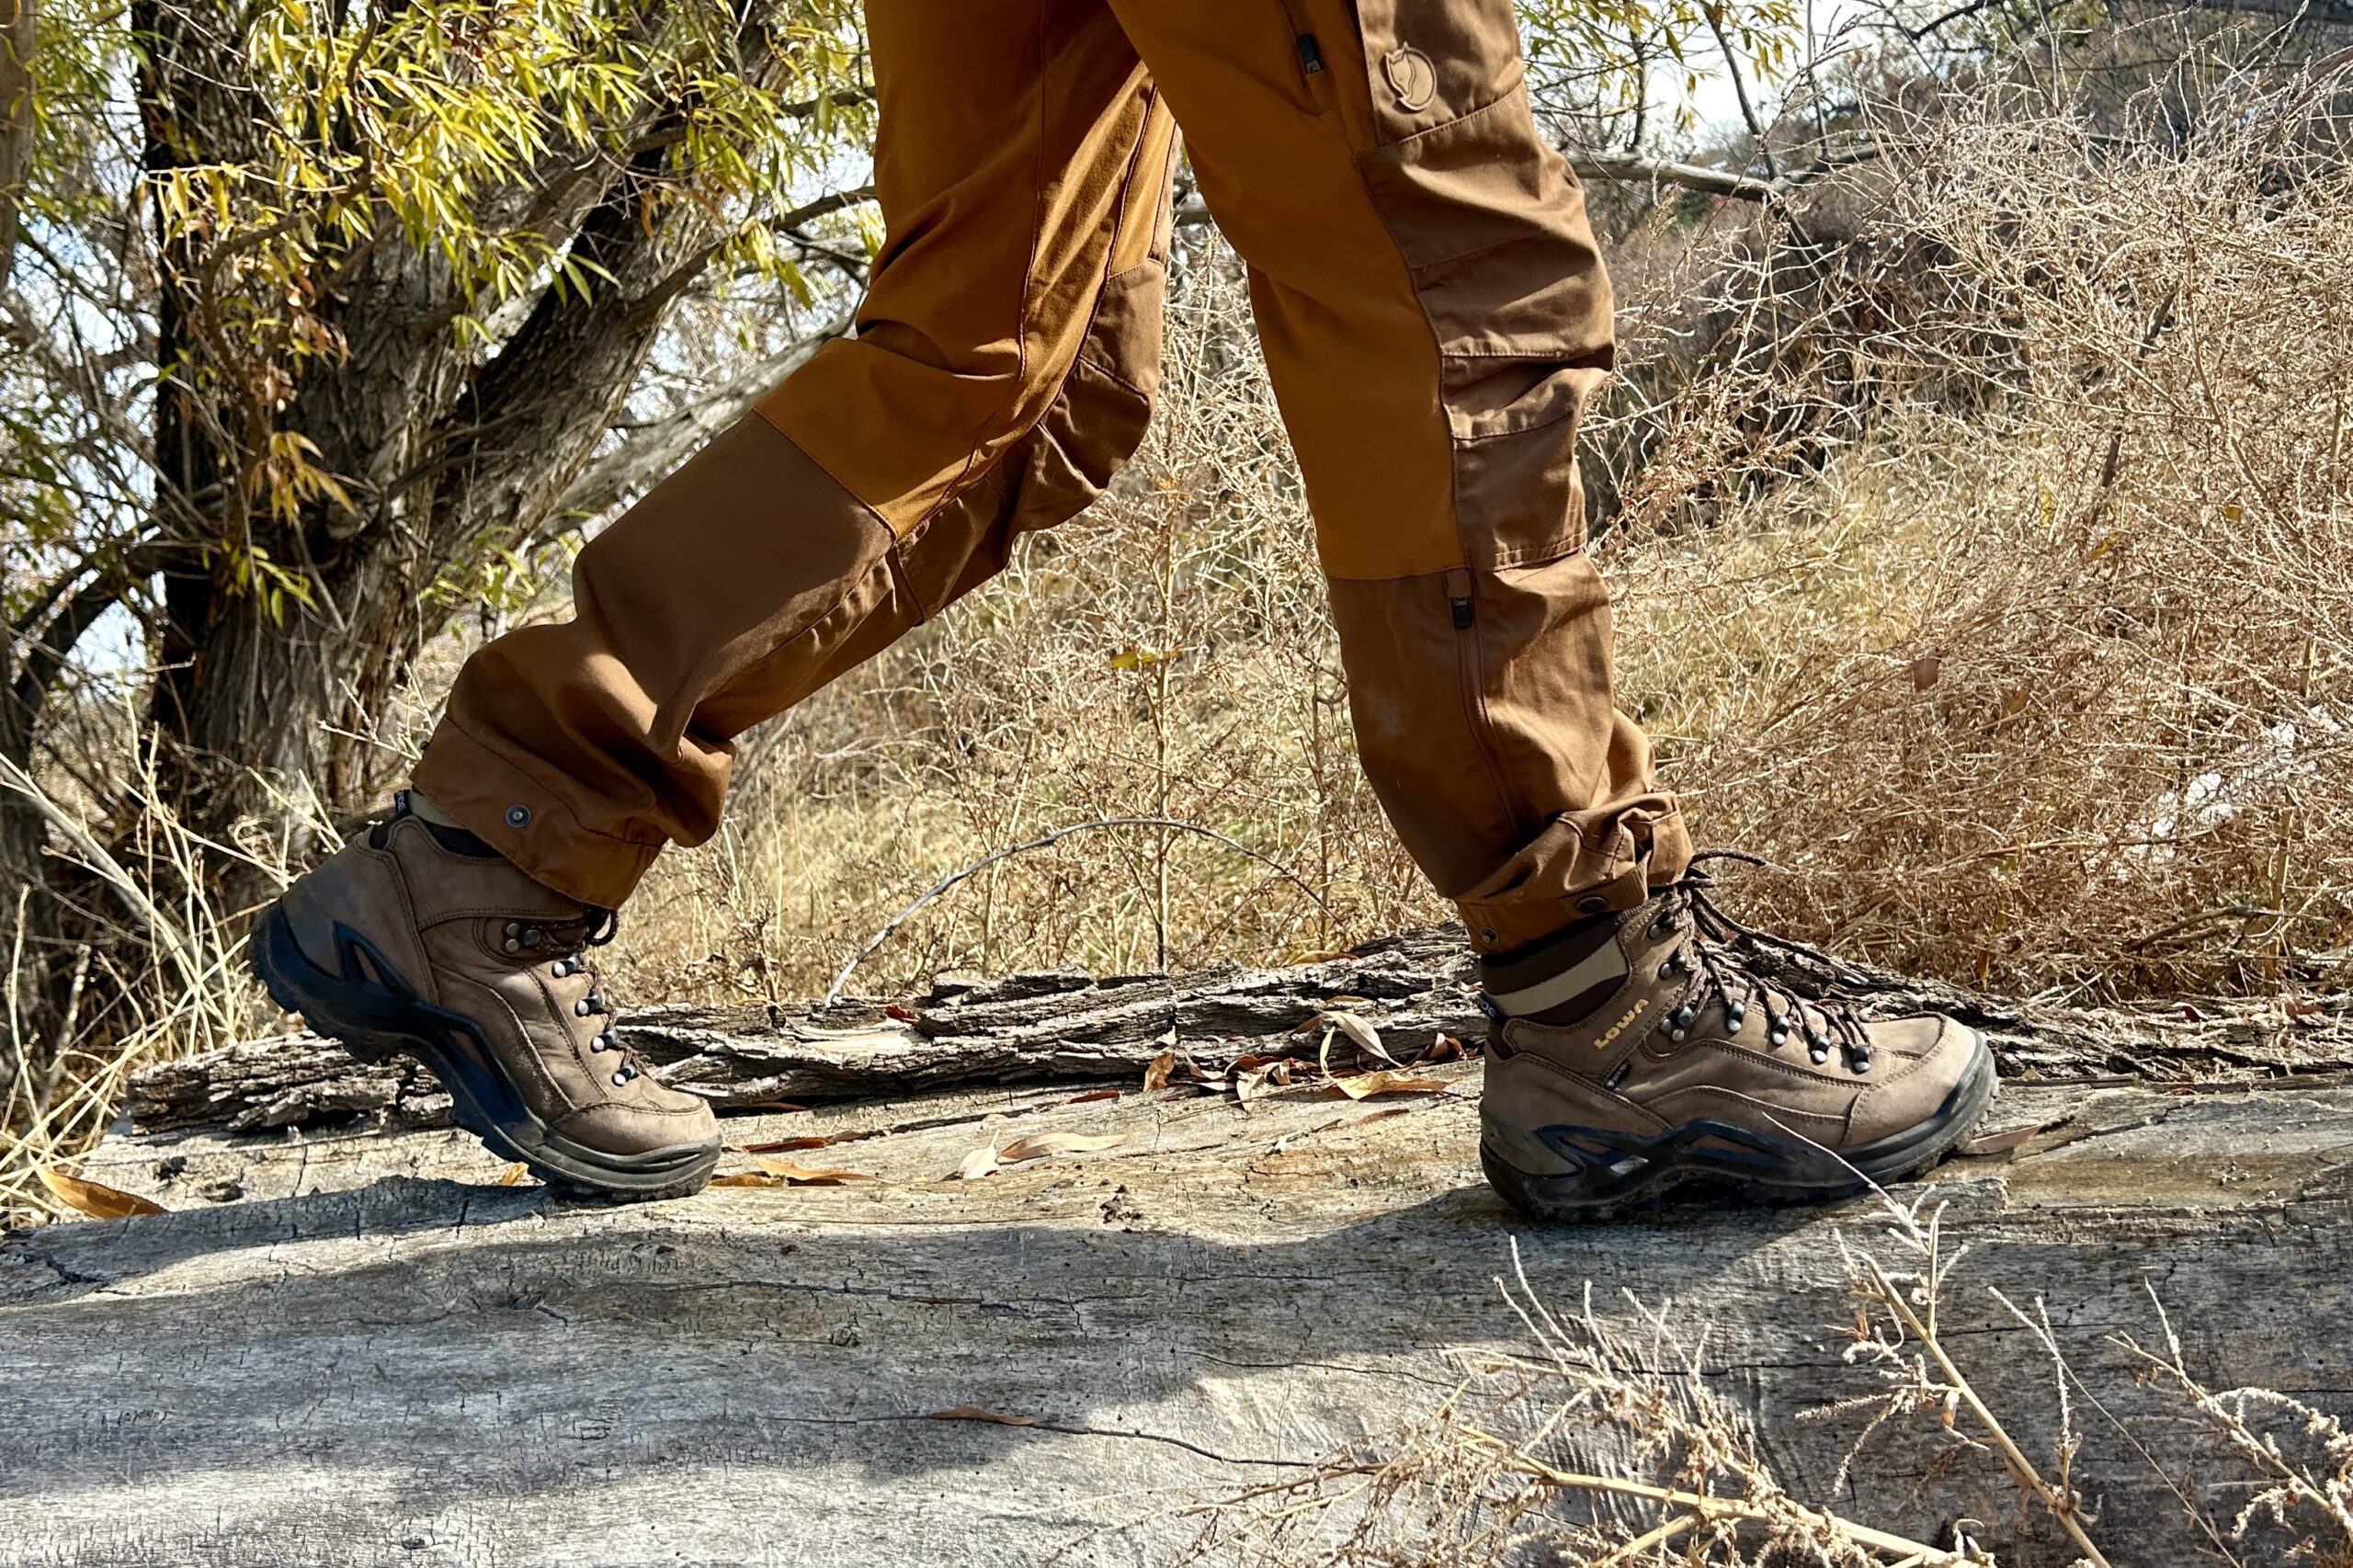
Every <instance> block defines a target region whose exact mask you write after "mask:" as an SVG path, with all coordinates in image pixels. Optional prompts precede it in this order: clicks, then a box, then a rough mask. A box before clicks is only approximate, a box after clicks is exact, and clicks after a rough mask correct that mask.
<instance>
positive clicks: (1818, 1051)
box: [1806, 1045, 1830, 1067]
mask: <svg viewBox="0 0 2353 1568" xmlns="http://www.w3.org/2000/svg"><path fill="white" fill-rule="evenodd" d="M1806 1055H1808V1056H1809V1057H1811V1058H1813V1064H1814V1065H1815V1066H1816V1067H1819V1066H1821V1065H1822V1064H1823V1063H1824V1062H1827V1061H1829V1060H1830V1052H1829V1051H1826V1050H1824V1048H1823V1047H1821V1046H1818V1045H1817V1046H1815V1047H1814V1048H1813V1050H1812V1051H1807V1052H1806Z"/></svg>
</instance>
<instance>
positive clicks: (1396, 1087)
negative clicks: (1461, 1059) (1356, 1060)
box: [1332, 1072, 1446, 1100]
mask: <svg viewBox="0 0 2353 1568" xmlns="http://www.w3.org/2000/svg"><path fill="white" fill-rule="evenodd" d="M1332 1086H1333V1087H1334V1088H1336V1089H1337V1090H1339V1091H1340V1093H1342V1094H1344V1095H1346V1096H1348V1098H1350V1099H1352V1100H1362V1099H1370V1098H1371V1097H1372V1096H1374V1095H1435V1094H1443V1093H1445V1092H1446V1082H1445V1080H1444V1079H1441V1078H1411V1077H1407V1076H1406V1075H1405V1074H1403V1073H1391V1072H1381V1073H1359V1074H1357V1075H1356V1076H1355V1077H1353V1078H1335V1079H1333V1080H1332Z"/></svg>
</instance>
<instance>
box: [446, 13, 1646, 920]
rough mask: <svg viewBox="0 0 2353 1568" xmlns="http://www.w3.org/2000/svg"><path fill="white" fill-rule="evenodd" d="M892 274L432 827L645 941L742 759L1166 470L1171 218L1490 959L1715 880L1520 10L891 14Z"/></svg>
mask: <svg viewBox="0 0 2353 1568" xmlns="http://www.w3.org/2000/svg"><path fill="white" fill-rule="evenodd" d="M867 20H868V25H869V30H870V37H871V40H872V46H873V64H874V78H875V85H876V86H877V88H878V89H879V92H880V96H881V133H880V137H879V141H878V145H877V148H876V153H875V187H876V190H877V194H878V196H879V198H880V200H881V209H882V214H883V217H884V220H885V222H886V224H887V227H888V232H889V240H888V243H887V244H886V245H885V247H884V249H883V251H882V253H881V256H880V257H879V258H878V260H877V262H876V264H875V267H874V273H873V279H872V286H871V288H870V291H869V293H868V296H867V299H866V301H865V302H864V304H863V306H862V307H861V308H860V311H859V313H858V331H857V335H855V336H854V337H848V338H844V339H841V340H839V341H836V342H833V343H829V344H827V345H826V346H825V347H824V348H823V349H822V350H821V351H820V352H819V353H818V354H817V355H816V356H815V357H814V358H812V359H811V360H810V361H809V362H808V363H807V364H806V365H805V366H804V367H803V368H802V369H800V370H799V371H797V372H795V373H794V374H793V375H792V376H791V378H790V379H789V380H788V381H785V383H784V384H783V385H781V386H779V387H778V388H777V389H776V390H775V391H774V392H771V393H769V394H768V395H767V398H765V399H764V400H763V401H762V402H761V403H759V404H758V406H757V409H756V412H755V413H754V414H752V415H747V416H745V418H744V419H743V420H742V421H741V422H740V423H738V424H737V425H735V426H733V427H732V428H731V429H729V430H727V431H726V432H725V433H724V434H722V435H721V436H720V437H718V439H717V440H715V441H714V442H712V443H711V445H710V447H709V448H708V449H705V450H704V451H702V452H701V453H700V454H699V455H698V456H697V457H695V458H694V459H693V460H691V461H689V462H688V464H687V465H686V466H685V467H683V468H682V469H680V470H679V471H678V472H676V474H674V475H672V476H671V477H670V478H669V479H667V480H666V481H665V482H664V483H662V484H661V485H659V486H658V487H657V488H655V489H654V491H653V492H652V493H651V494H648V495H647V496H646V497H645V499H644V500H643V501H642V502H641V503H639V504H638V505H637V506H635V507H633V508H631V510H630V512H629V513H628V514H627V515H626V516H624V517H621V518H620V520H619V521H618V522H616V523H614V524H613V526H612V527H610V528H608V529H607V530H606V531H605V532H604V533H602V534H600V535H599V536H597V539H596V540H593V541H592V542H591V543H590V544H589V545H588V547H587V548H586V550H585V551H582V553H581V555H580V559H579V562H578V564H577V566H576V567H575V569H574V597H575V600H576V608H575V613H574V619H572V620H570V621H567V622H564V623H562V624H557V625H546V626H535V627H529V628H527V629H525V630H522V631H516V632H513V633H511V634H509V635H508V636H506V637H503V638H501V639H499V640H498V641H497V642H493V643H491V644H490V645H489V646H488V647H486V648H484V649H483V650H482V652H480V653H477V654H475V655H474V657H473V658H472V660H471V661H469V662H468V664H467V665H466V667H465V669H464V672H463V673H462V674H461V675H460V677H459V680H458V684H457V687H456V690H455V691H454V692H453V693H452V695H451V697H450V700H449V711H448V714H447V716H446V717H445V718H444V719H443V721H442V722H441V725H440V727H439V729H438V731H437V732H436V733H435V734H434V737H433V740H432V743H431V744H430V745H429V746H428V748H427V749H426V754H425V758H424V761H423V763H422V764H421V765H420V767H418V769H417V773H416V779H415V781H416V784H417V787H418V788H419V789H420V790H423V791H424V792H425V793H426V796H427V797H428V798H430V799H431V800H432V801H434V802H435V803H436V804H438V805H439V806H441V807H442V808H443V809H444V810H446V811H448V812H450V813H452V814H453V815H454V816H456V817H457V818H458V819H459V820H460V821H461V822H463V823H464V824H466V825H467V826H468V827H470V828H472V830H473V831H474V832H476V833H477V834H480V835H482V836H483V837H484V838H486V839H488V840H489V841H490V842H491V843H492V844H493V845H494V846H497V847H498V848H500V849H501V850H503V851H504V852H506V854H507V855H508V856H510V857H511V858H513V859H515V860H516V861H517V863H519V864H520V865H521V866H522V867H523V868H524V869H526V870H529V871H530V872H531V873H532V874H533V875H534V876H536V877H538V878H540V880H541V881H545V882H547V883H548V884H550V885H551V886H553V887H555V888H557V889H559V890H561V891H563V892H567V893H570V894H572V895H573V896H574V897H577V898H581V899H585V900H588V901H591V902H593V903H601V904H617V903H620V901H621V900H622V899H623V898H624V897H625V896H626V895H627V894H628V893H629V892H630V890H631V887H632V886H634V885H635V883H636V881H637V880H638V878H639V877H640V876H641V875H642V873H643V872H644V870H645V869H646V867H647V865H648V864H649V863H650V862H651V861H652V860H653V858H654V855H655V854H656V852H657V851H659V850H660V848H661V847H662V846H663V845H664V844H665V843H666V842H669V841H671V840H674V839H675V840H678V841H680V842H683V843H688V844H697V843H700V842H701V841H702V840H703V839H705V838H707V837H709V836H710V834H711V833H712V832H713V831H715V830H716V828H717V826H718V822H719V815H720V810H721V804H722V799H723V798H724V796H725V794H726V790H727V778H728V768H729V764H730V762H731V760H732V757H733V747H732V746H731V745H730V744H729V743H730V741H731V739H732V738H733V736H735V735H737V734H739V733H742V732H743V731H744V730H745V729H748V728H749V727H750V726H752V725H753V724H756V723H757V722H760V721H761V720H763V719H766V718H767V717H769V716H770V715H772V714H775V713H778V712H780V711H782V710H785V709H787V708H789V707H790V706H791V705H792V704H793V703H795V702H798V701H800V700H801V699H802V698H804V697H806V696H808V695H809V694H810V693H811V692H813V691H815V690H816V689H817V688H818V687H821V686H823V685H824V684H825V683H826V682H827V681H829V680H832V679H833V678H834V677H835V676H838V675H840V674H842V673H843V672H844V671H846V670H847V669H849V668H851V667H852V666H854V665H857V664H858V663H859V662H860V661H862V660H865V659H868V658H870V657H872V656H873V655H874V654H875V653H879V652H881V650H882V649H883V648H884V647H886V646H888V645H889V644H890V643H891V642H892V641H893V640H895V639H896V638H898V637H899V636H901V635H902V634H904V632H905V631H907V630H908V629H909V628H911V627H913V626H915V625H916V624H917V623H919V622H920V621H922V620H923V619H925V618H926V616H930V615H936V614H938V612H939V611H940V610H941V609H942V608H945V607H946V606H947V605H948V604H949V602H951V601H952V600H954V599H955V598H956V597H958V596H959V595H961V594H962V593H964V592H965V591H966V590H968V589H970V588H972V587H973V586H974V585H977V584H979V583H981V582H982V581H983V580H984V579H986V578H987V577H988V576H989V575H990V574H992V573H994V572H995V571H997V570H998V569H999V568H1000V567H1002V566H1003V565H1004V564H1005V562H1006V554H1007V551H1010V550H1011V548H1012V546H1013V541H1014V540H1015V539H1016V538H1017V536H1018V535H1020V534H1022V533H1025V532H1027V531H1029V530H1030V529H1033V528H1046V527H1049V526H1051V525H1052V524H1054V523H1058V522H1060V521H1062V520H1063V519H1064V518H1066V517H1070V516H1071V515H1073V514H1074V513H1075V512H1077V511H1078V510H1079V509H1080V508H1081V507H1083V506H1086V504H1087V502H1088V501H1090V500H1091V499H1093V498H1094V497H1095V496H1096V495H1097V494H1099V493H1100V492H1101V490H1102V489H1103V487H1104V486H1105V485H1106V484H1107V483H1109V481H1110V478H1111V475H1112V473H1113V472H1114V471H1115V470H1116V469H1117V468H1118V467H1119V466H1120V463H1121V462H1122V461H1123V460H1125V459H1126V458H1127V457H1128V456H1129V454H1130V453H1131V452H1132V451H1133V450H1134V449H1135V447H1136V445H1137V443H1138V441H1139V440H1140V439H1141V438H1142V434H1143V430H1144V425H1145V420H1146V417H1147V415H1148V414H1149V412H1150V409H1151V405H1152V397H1153V391H1154V383H1155V381H1156V380H1157V370H1158V363H1159V358H1160V339H1161V300H1162V286H1163V282H1164V278H1165V261H1166V256H1167V253H1168V241H1169V227H1170V200H1169V192H1170V177H1171V175H1172V173H1173V171H1174V169H1175V167H1176V156H1177V127H1178V125H1180V124H1181V125H1182V126H1183V127H1184V133H1185V141H1186V145H1187V146H1188V147H1189V149H1190V152H1191V156H1192V164H1193V168H1194V171H1195V173H1196V175H1197V176H1198V178H1199V186H1200V192H1201V196H1202V198H1203V199H1205V200H1206V202H1207V203H1208V206H1209V209H1210V211H1211V214H1212V215H1213V216H1214V217H1215V219H1216V221H1217V222H1218V225H1219V227H1220V228H1221V229H1222V231H1223V232H1224V233H1225V234H1226V236H1227V237H1228V238H1229V239H1230V240H1231V241H1232V242H1233V245H1234V248H1235V249H1236V250H1237V251H1239V252H1240V253H1241V255H1242V257H1243V259H1244V260H1245V262H1246V263H1247V264H1248V267H1249V269H1250V285H1251V300H1252V303H1253V305H1254V307H1255V309H1256V316H1257V325H1258V332H1259V335H1260V336H1261V338H1262V339H1263V340H1264V343H1265V347H1266V356H1267V368H1268V369H1269V370H1270V372H1271V373H1272V376H1273V381H1274V386H1275V392H1276V394H1277V397H1278V398H1279V401H1280V403H1281V406H1282V412H1283V418H1284V422H1285V424H1286V425H1287V426H1289V428H1290V436H1291V441H1292V445H1293V447H1294V448H1295V449H1296V450H1297V452H1298V454H1299V461H1300V466H1301V469H1302V472H1303V474H1304V476H1305V480H1306V486H1307V495H1308V501H1309V504H1310V506H1311V508H1312V510H1313V513H1314V517H1315V527H1316V537H1317V540H1318V544H1319V547H1320V549H1321V551H1322V553H1323V562H1324V572H1325V574H1326V575H1327V577H1328V578H1329V580H1330V583H1331V593H1332V608H1333V613H1334V617H1335V619H1336V621H1337V623H1338V626H1339V632H1340V645H1341V651H1342V653H1343V655H1344V657H1345V659H1346V662H1347V671H1348V679H1349V690H1350V698H1351V703H1352V707H1353V710H1354V713H1355V718H1356V729H1357V741H1358V748H1359V751H1360V753H1361V755H1362V757H1363V761H1364V767H1365V771H1366V774H1367V775H1368V776H1369V777H1370V779H1371V781H1372V785H1373V788H1374V790H1376V791H1377V792H1378V793H1379V795H1380V798H1381V803H1382V805H1383V806H1384V807H1386V808H1387V810H1388V812H1389V815H1390V818H1391V820H1392V822H1394V824H1396V828H1397V832H1398V834H1399V835H1400V836H1401V837H1402V838H1403V839H1404V844H1405V846H1406V848H1407V849H1408V850H1409V851H1410V852H1411V853H1412V854H1413V856H1414V858H1415V860H1416V861H1417V862H1418V863H1419V864H1420V865H1421V867H1422V869H1424V870H1425V871H1426V872H1427V873H1428V875H1429V877H1430V880H1431V881H1433V882H1434V883H1435V884H1436V885H1437V887H1438V891H1439V892H1442V893H1445V894H1447V895H1449V897H1452V898H1454V899H1455V900H1456V901H1457V902H1458V903H1460V904H1461V909H1462V913H1463V916H1464V919H1465V921H1466V923H1467V924H1468V925H1469V926H1470V929H1471V934H1472V939H1473V941H1474V942H1475V943H1476V944H1477V946H1478V947H1479V948H1481V949H1483V950H1491V951H1492V950H1496V949H1507V948H1511V947H1515V946H1518V945H1519V944H1522V943H1525V942H1529V941H1532V940H1534V939H1535V938H1537V937H1542V936H1544V935H1547V934H1549V933H1550V932H1551V931H1552V930H1554V929H1556V928H1557V927H1559V926H1563V925H1564V924H1566V923H1567V922H1569V921H1571V920H1573V919H1574V918H1576V917H1577V916H1578V915H1581V914H1586V913H1593V912H1597V911H1598V910H1601V909H1605V908H1624V907H1628V906H1631V904H1633V903H1638V902H1640V901H1641V899H1642V898H1643V896H1644V890H1645V887H1646V884H1649V883H1655V882H1659V881H1666V880H1668V879H1669V878H1671V877H1673V876H1675V875H1676V874H1677V873H1678V872H1679V871H1680V870H1681V869H1682V866H1683V864H1684V862H1685V860H1686V859H1687V858H1688V853H1689V851H1688V844H1687V842H1686V840H1685V836H1684V833H1683V828H1682V824H1681V820H1680V818H1679V817H1678V815H1677V810H1676V805H1675V802H1674V800H1673V799H1672V797H1670V796H1668V795H1666V794H1664V793H1662V792H1661V791H1660V790H1658V789H1657V788H1656V787H1655V785H1654V781H1653V778H1652V771H1651V759H1650V747H1649V744H1648V743H1647V742H1646V741H1645V740H1644V739H1643V735H1642V733H1641V732H1640V731H1639V730H1637V729H1636V728H1635V727H1634V725H1633V723H1632V722H1631V721H1629V720H1628V719H1626V718H1625V717H1624V716H1623V715H1621V714H1620V713H1619V712H1617V711H1616V710H1615V707H1614V705H1613V702H1612V694H1611V685H1610V665H1609V607H1608V597H1607V595H1606V594H1605V592H1604V590H1603V588H1602V585H1601V583H1600V580H1599V578H1598V577H1597V574H1596V573H1595V571H1594V568H1593V565H1592V563H1591V562H1589V561H1588V560H1587V559H1586V556H1585V554H1584V553H1583V550H1582V546H1583V543H1584V505H1583V499H1582V496H1581V494H1580V491H1579V488H1578V482H1577V472H1576V465H1575V462H1574V456H1573V447H1574V437H1575V434H1576V428H1577V422H1578V416H1579V414H1580V411H1581V410H1582V408H1583V407H1584V404H1585V403H1586V399H1587V398H1588V397H1590V396H1591V395H1592V393H1593V392H1594V390H1595V388H1596V386H1597V384H1598V383H1599V382H1600V381H1601V380H1602V378H1603V377H1604V376H1605V375H1606V374H1607V373H1608V369H1609V364H1610V352H1611V348H1610V321H1609V286H1608V279H1607V278H1605V277H1604V275H1603V272H1602V266H1601V259H1600V256H1599V255H1598V253H1597V250H1596V248H1595V245H1594V241H1593V236H1592V233H1591V231H1590V229H1589V228H1588V226H1587V224H1586V217H1585V210H1584V202H1583V199H1582V198H1581V196H1580V194H1579V192H1578V189H1577V187H1576V185H1575V183H1574V179H1573V177H1572V176H1570V174H1569V172H1568V169H1567V166H1566V165H1565V164H1564V163H1563V160H1562V159H1561V158H1560V157H1559V156H1558V155H1557V154H1555V153H1553V152H1552V151H1551V150H1550V149H1549V148H1547V147H1546V146H1545V145H1544V144H1543V143H1542V142H1540V139H1539V137H1538V135H1537V132H1536V129H1535V126H1534V124H1533V121H1532V120H1531V119H1530V115H1529V105H1528V98H1527V95H1526V92H1525V90H1524V88H1523V86H1522V85H1521V75H1522V67H1521V63H1520V59H1519V46H1518V31H1517V28H1516V25H1515V22H1514V17H1513V9H1512V5H1511V0H1233V3H1209V0H869V3H868V6H867Z"/></svg>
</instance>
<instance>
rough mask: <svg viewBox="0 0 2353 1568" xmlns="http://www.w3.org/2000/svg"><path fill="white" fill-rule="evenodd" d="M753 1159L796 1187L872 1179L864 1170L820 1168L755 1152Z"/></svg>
mask: <svg viewBox="0 0 2353 1568" xmlns="http://www.w3.org/2000/svg"><path fill="white" fill-rule="evenodd" d="M752 1158H753V1160H754V1161H755V1162H756V1164H757V1165H759V1167H760V1169H762V1170H764V1171H766V1172H767V1174H768V1175H770V1176H775V1177H777V1178H779V1180H782V1181H788V1182H790V1183H791V1184H792V1185H793V1186H795V1187H839V1186H841V1185H842V1184H843V1183H844V1182H850V1181H872V1180H873V1179H874V1178H873V1177H872V1176H869V1175H868V1174H867V1173H866V1172H864V1171H842V1170H826V1169H820V1168H819V1167H817V1166H814V1165H794V1164H793V1163H792V1162H791V1161H790V1160H770V1159H766V1158H763V1157H762V1156H760V1155H757V1154H755V1155H753V1156H752Z"/></svg>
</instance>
